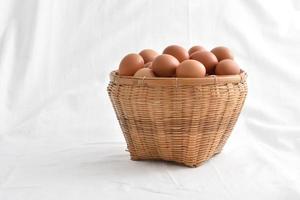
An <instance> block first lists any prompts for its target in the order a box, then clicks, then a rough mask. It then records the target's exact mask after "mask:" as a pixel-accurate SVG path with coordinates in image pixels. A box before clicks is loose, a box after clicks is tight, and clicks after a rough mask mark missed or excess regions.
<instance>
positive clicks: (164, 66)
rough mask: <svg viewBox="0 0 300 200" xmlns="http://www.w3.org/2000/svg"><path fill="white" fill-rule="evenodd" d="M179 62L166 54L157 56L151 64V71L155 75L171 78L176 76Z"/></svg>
mask: <svg viewBox="0 0 300 200" xmlns="http://www.w3.org/2000/svg"><path fill="white" fill-rule="evenodd" d="M178 65H179V61H178V60H177V59H176V58H175V57H173V56H171V55H168V54H162V55H160V56H157V57H156V58H155V59H154V61H153V63H152V70H153V71H154V73H155V75H157V76H162V77H171V76H174V75H175V74H176V68H177V66H178Z"/></svg>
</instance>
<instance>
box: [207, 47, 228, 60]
mask: <svg viewBox="0 0 300 200" xmlns="http://www.w3.org/2000/svg"><path fill="white" fill-rule="evenodd" d="M211 52H212V53H213V54H215V56H216V57H217V58H218V61H219V62H220V61H221V60H224V59H232V60H233V59H234V56H233V53H232V51H231V50H230V49H229V48H227V47H223V46H220V47H216V48H213V49H212V50H211Z"/></svg>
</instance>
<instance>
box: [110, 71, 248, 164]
mask: <svg viewBox="0 0 300 200" xmlns="http://www.w3.org/2000/svg"><path fill="white" fill-rule="evenodd" d="M108 93H109V96H110V99H111V102H112V105H113V107H114V110H115V112H116V115H117V118H118V120H119V123H120V126H121V128H122V131H123V134H124V136H125V140H126V142H127V147H128V150H129V152H130V156H131V159H132V160H166V161H174V162H177V163H182V164H184V165H187V166H190V167H196V166H198V165H200V164H202V163H203V162H205V161H206V160H208V159H210V158H211V157H212V156H214V155H215V154H217V153H219V152H220V151H221V150H222V148H223V146H224V144H225V142H226V141H227V139H228V137H229V135H230V133H231V131H232V129H233V127H234V125H235V123H236V121H237V119H238V116H239V113H240V111H241V108H242V106H243V104H244V101H245V97H246V95H247V84H246V73H245V72H241V74H240V75H233V76H208V77H205V78H134V77H126V76H118V75H117V73H116V72H115V71H113V72H112V73H111V74H110V83H109V85H108Z"/></svg>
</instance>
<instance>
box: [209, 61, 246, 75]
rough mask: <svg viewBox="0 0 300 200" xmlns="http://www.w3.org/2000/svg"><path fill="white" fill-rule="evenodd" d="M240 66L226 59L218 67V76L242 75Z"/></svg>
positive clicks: (216, 70)
mask: <svg viewBox="0 0 300 200" xmlns="http://www.w3.org/2000/svg"><path fill="white" fill-rule="evenodd" d="M240 71H241V70H240V67H239V65H238V64H237V63H236V62H235V61H234V60H231V59H225V60H222V61H221V62H219V63H218V64H217V66H216V69H215V72H216V75H235V74H240Z"/></svg>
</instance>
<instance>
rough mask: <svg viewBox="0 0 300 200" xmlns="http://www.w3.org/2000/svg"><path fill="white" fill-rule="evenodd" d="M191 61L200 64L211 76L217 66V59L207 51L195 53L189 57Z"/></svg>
mask: <svg viewBox="0 0 300 200" xmlns="http://www.w3.org/2000/svg"><path fill="white" fill-rule="evenodd" d="M191 59H193V60H197V61H199V62H201V63H202V64H203V65H204V67H205V68H206V72H207V73H208V74H213V73H214V70H215V67H216V65H217V64H218V59H217V57H216V56H215V55H214V54H213V53H211V52H209V51H197V52H195V53H193V54H192V55H191Z"/></svg>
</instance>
